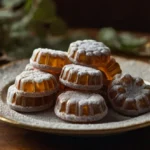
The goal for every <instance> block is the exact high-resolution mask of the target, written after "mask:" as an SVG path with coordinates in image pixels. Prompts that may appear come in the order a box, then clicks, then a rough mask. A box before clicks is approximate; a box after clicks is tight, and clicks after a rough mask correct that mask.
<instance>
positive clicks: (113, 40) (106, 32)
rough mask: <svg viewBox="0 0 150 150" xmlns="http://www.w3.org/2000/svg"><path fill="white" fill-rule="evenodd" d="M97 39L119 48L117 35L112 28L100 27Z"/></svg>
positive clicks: (111, 46)
mask: <svg viewBox="0 0 150 150" xmlns="http://www.w3.org/2000/svg"><path fill="white" fill-rule="evenodd" d="M98 40H99V41H101V42H104V43H105V44H106V45H107V46H108V47H110V48H115V49H120V46H121V45H120V42H119V39H118V35H117V32H116V31H115V30H114V29H113V28H110V27H109V28H102V29H101V30H100V31H99V32H98Z"/></svg>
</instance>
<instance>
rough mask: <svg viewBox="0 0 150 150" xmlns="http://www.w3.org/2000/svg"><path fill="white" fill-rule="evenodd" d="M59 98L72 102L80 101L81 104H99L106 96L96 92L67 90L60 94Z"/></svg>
mask: <svg viewBox="0 0 150 150" xmlns="http://www.w3.org/2000/svg"><path fill="white" fill-rule="evenodd" d="M58 99H59V100H61V101H68V100H69V101H70V102H74V103H76V102H79V101H80V104H81V103H82V104H84V103H87V102H89V103H91V104H99V103H101V102H103V101H104V98H103V97H102V96H101V95H99V94H95V93H84V92H79V91H66V92H64V93H62V94H60V95H59V96H58Z"/></svg>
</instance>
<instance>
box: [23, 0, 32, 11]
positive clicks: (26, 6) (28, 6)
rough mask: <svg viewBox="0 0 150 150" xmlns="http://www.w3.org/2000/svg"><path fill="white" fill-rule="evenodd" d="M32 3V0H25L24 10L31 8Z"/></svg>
mask: <svg viewBox="0 0 150 150" xmlns="http://www.w3.org/2000/svg"><path fill="white" fill-rule="evenodd" d="M32 5H33V0H26V3H25V6H24V9H25V11H26V12H29V11H30V9H31V8H32Z"/></svg>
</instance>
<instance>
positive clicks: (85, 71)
mask: <svg viewBox="0 0 150 150" xmlns="http://www.w3.org/2000/svg"><path fill="white" fill-rule="evenodd" d="M63 70H65V71H67V70H69V71H71V72H72V73H74V72H76V73H78V74H80V75H83V74H90V75H102V73H101V72H100V71H99V70H96V69H94V68H90V67H86V66H80V65H74V64H69V65H65V66H64V67H63Z"/></svg>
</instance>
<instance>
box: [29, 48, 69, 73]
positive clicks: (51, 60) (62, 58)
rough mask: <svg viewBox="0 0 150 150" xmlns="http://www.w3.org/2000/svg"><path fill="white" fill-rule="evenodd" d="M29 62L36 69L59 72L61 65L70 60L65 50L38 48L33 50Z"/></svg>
mask: <svg viewBox="0 0 150 150" xmlns="http://www.w3.org/2000/svg"><path fill="white" fill-rule="evenodd" d="M30 63H31V64H32V65H33V66H34V67H35V68H37V69H40V70H43V71H46V72H50V73H51V72H53V73H60V72H61V69H62V67H63V66H64V65H66V64H69V63H70V61H69V59H68V56H67V52H63V51H58V50H52V49H47V48H38V49H35V50H34V51H33V54H32V57H31V59H30Z"/></svg>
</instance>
